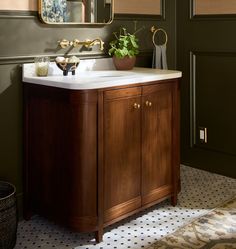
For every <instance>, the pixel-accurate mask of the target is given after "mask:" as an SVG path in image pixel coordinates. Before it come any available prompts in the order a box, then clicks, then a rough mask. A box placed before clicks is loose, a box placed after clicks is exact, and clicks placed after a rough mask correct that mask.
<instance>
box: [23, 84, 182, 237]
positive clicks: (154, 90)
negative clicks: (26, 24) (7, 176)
mask: <svg viewBox="0 0 236 249" xmlns="http://www.w3.org/2000/svg"><path fill="white" fill-rule="evenodd" d="M24 91H25V97H24V102H25V105H24V107H25V112H24V113H25V118H24V121H25V122H24V123H25V125H24V127H25V133H24V140H25V156H24V193H25V202H24V215H25V217H26V218H29V217H30V216H31V214H32V213H34V212H36V213H39V214H41V215H44V216H46V217H48V218H50V219H53V220H54V221H56V222H58V223H60V224H63V225H66V226H68V227H70V228H72V229H74V230H76V231H79V232H88V231H95V232H96V239H97V241H100V240H101V239H102V234H103V228H104V227H105V226H107V225H109V224H112V223H114V222H116V221H118V220H120V219H123V218H125V217H127V216H129V215H132V214H134V213H136V212H138V211H140V210H142V209H144V208H147V207H148V206H151V205H153V204H155V203H158V202H160V201H162V200H164V199H166V198H169V197H171V199H172V204H173V205H175V204H176V201H177V192H178V190H179V163H180V162H179V81H178V80H177V79H173V80H165V81H158V82H150V83H145V84H134V85H133V86H132V87H131V86H129V85H127V86H122V87H113V88H109V89H98V90H67V89H59V88H54V87H46V86H40V85H33V84H28V83H27V84H24ZM65 210H66V212H65Z"/></svg>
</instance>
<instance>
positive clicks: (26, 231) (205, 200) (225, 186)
mask: <svg viewBox="0 0 236 249" xmlns="http://www.w3.org/2000/svg"><path fill="white" fill-rule="evenodd" d="M181 179H182V182H181V187H182V191H181V193H180V195H179V198H178V205H177V206H176V207H172V206H171V205H170V202H169V200H166V201H164V202H163V203H161V204H158V205H156V206H154V207H152V208H149V209H146V210H144V211H143V212H140V213H139V214H137V215H133V216H132V217H130V218H128V219H125V220H123V221H121V222H118V223H116V224H114V225H112V226H109V227H107V228H106V229H105V233H104V236H103V242H102V243H99V244H96V243H95V240H94V237H93V236H94V234H93V233H88V234H77V233H72V232H70V231H68V230H66V229H64V228H62V227H59V226H57V225H54V224H53V223H50V222H48V221H47V220H46V219H44V218H42V217H39V216H34V217H33V218H32V219H31V220H30V221H22V222H20V223H19V225H18V233H17V243H16V247H15V249H23V248H28V249H36V248H37V249H38V248H43V249H51V248H57V249H66V248H67V249H68V248H70V249H72V248H74V249H127V248H130V249H141V248H148V247H149V246H150V245H151V244H152V243H154V242H155V241H157V240H158V239H160V238H162V237H163V236H165V235H167V234H169V233H172V232H174V231H175V230H176V229H177V228H178V227H180V226H182V225H184V224H186V223H189V222H190V221H191V220H192V219H194V218H196V217H198V216H200V215H203V214H204V213H206V212H208V211H209V209H211V208H213V207H215V206H217V205H219V204H220V203H222V202H224V201H225V200H228V199H230V198H231V197H233V196H235V195H236V179H231V178H227V177H224V176H220V175H216V174H212V173H209V172H206V171H202V170H198V169H193V168H190V167H187V166H183V165H182V166H181Z"/></svg>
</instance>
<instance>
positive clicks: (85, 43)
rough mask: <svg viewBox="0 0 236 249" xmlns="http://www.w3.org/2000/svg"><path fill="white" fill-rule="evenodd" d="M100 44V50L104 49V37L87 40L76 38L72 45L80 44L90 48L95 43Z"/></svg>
mask: <svg viewBox="0 0 236 249" xmlns="http://www.w3.org/2000/svg"><path fill="white" fill-rule="evenodd" d="M98 44H99V45H100V50H101V51H102V50H103V49H104V42H103V41H102V39H100V38H96V39H94V40H92V41H91V40H89V39H88V40H86V41H79V40H78V39H75V40H74V41H73V42H72V45H73V46H74V47H78V46H80V45H82V46H85V47H86V48H90V47H92V46H94V45H98Z"/></svg>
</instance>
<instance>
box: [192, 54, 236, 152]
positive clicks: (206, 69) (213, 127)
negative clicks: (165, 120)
mask: <svg viewBox="0 0 236 249" xmlns="http://www.w3.org/2000/svg"><path fill="white" fill-rule="evenodd" d="M190 56H191V57H190V61H191V72H192V73H191V80H190V91H191V93H190V102H191V105H190V106H191V110H190V114H191V115H190V118H191V121H190V124H191V129H190V131H191V133H192V134H191V138H192V139H191V145H192V146H196V147H200V148H202V149H207V150H213V151H217V152H220V153H226V154H232V155H235V156H236V146H235V141H236V129H235V127H236V115H235V113H234V112H232V109H234V108H235V107H236V98H235V93H236V82H235V69H236V68H235V65H236V53H223V52H222V53H220V52H208V53H207V52H192V53H191V55H190ZM199 127H202V128H206V129H207V134H206V136H207V139H206V140H207V143H204V142H202V141H201V140H200V130H199Z"/></svg>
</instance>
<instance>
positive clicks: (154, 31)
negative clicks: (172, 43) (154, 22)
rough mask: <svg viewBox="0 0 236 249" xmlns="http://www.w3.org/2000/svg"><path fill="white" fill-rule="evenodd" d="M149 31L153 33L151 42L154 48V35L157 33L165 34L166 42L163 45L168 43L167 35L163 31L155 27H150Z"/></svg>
mask: <svg viewBox="0 0 236 249" xmlns="http://www.w3.org/2000/svg"><path fill="white" fill-rule="evenodd" d="M150 30H151V32H152V33H153V35H152V42H153V44H154V46H156V45H157V44H156V43H155V35H156V33H157V32H163V33H164V34H165V37H166V40H165V42H164V44H163V45H166V44H167V42H168V35H167V33H166V31H165V30H164V29H162V28H156V27H155V26H152V27H151V29H150Z"/></svg>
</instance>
